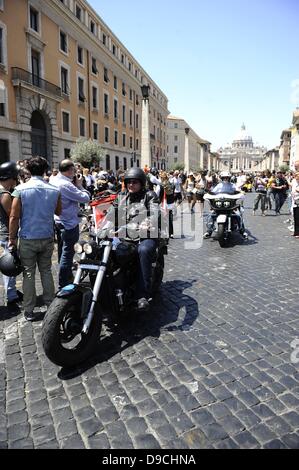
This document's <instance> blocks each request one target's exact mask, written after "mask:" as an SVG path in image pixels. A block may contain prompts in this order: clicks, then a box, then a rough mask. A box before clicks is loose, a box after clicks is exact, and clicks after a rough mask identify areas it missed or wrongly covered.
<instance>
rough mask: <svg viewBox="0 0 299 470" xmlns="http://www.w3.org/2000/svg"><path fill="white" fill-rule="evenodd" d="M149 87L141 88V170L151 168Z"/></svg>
mask: <svg viewBox="0 0 299 470" xmlns="http://www.w3.org/2000/svg"><path fill="white" fill-rule="evenodd" d="M149 88H150V87H149V85H143V86H142V87H141V93H142V127H141V131H142V136H141V168H144V167H145V166H146V165H147V166H148V167H150V166H151V147H150V125H149Z"/></svg>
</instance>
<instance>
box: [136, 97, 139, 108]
mask: <svg viewBox="0 0 299 470" xmlns="http://www.w3.org/2000/svg"><path fill="white" fill-rule="evenodd" d="M136 106H139V97H138V95H136Z"/></svg>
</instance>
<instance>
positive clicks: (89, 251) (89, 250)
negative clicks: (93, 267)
mask: <svg viewBox="0 0 299 470" xmlns="http://www.w3.org/2000/svg"><path fill="white" fill-rule="evenodd" d="M83 251H84V253H86V254H87V255H91V254H92V251H93V248H92V245H91V244H90V243H85V244H84V245H83Z"/></svg>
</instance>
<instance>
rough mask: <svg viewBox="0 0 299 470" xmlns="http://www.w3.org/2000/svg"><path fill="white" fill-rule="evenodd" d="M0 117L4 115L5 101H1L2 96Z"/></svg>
mask: <svg viewBox="0 0 299 470" xmlns="http://www.w3.org/2000/svg"><path fill="white" fill-rule="evenodd" d="M0 117H5V103H2V98H0Z"/></svg>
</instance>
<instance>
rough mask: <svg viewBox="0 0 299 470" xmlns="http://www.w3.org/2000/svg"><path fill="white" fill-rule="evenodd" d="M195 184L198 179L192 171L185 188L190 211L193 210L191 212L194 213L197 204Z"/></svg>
mask: <svg viewBox="0 0 299 470" xmlns="http://www.w3.org/2000/svg"><path fill="white" fill-rule="evenodd" d="M195 185H196V180H195V176H194V173H193V172H192V171H190V172H189V174H188V176H187V179H186V181H185V186H184V189H185V190H186V197H187V201H188V206H189V211H190V212H191V214H193V213H194V206H195V204H196V196H195Z"/></svg>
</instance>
